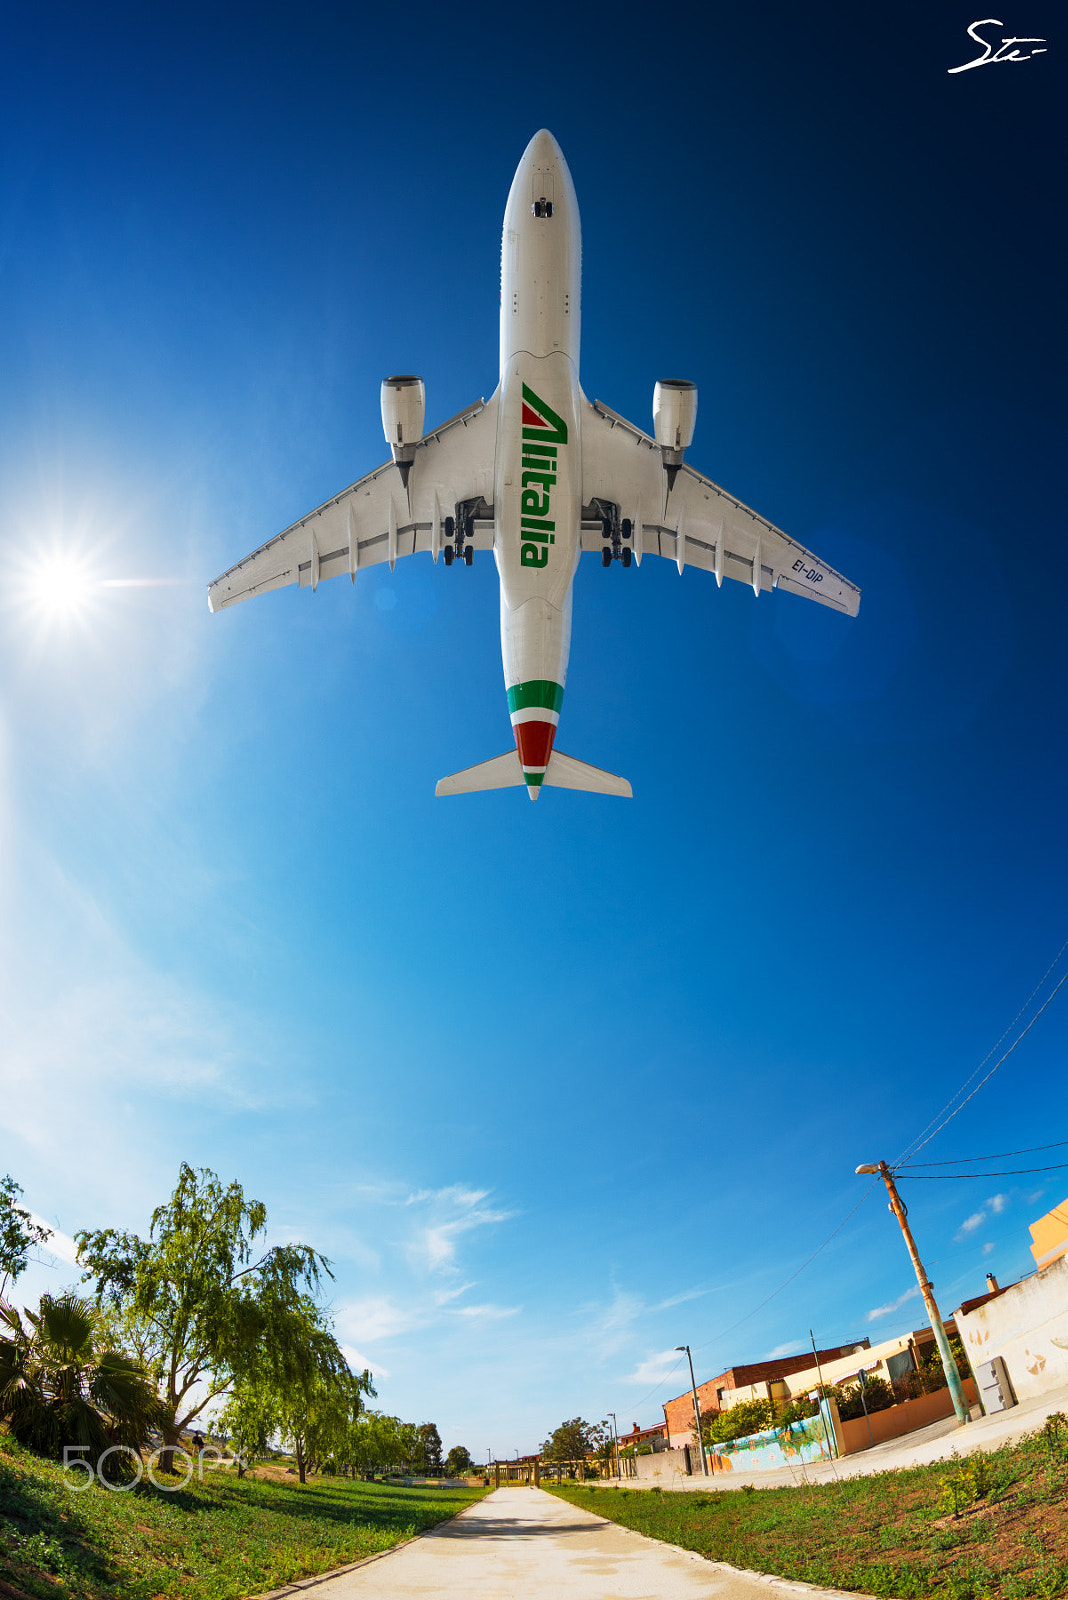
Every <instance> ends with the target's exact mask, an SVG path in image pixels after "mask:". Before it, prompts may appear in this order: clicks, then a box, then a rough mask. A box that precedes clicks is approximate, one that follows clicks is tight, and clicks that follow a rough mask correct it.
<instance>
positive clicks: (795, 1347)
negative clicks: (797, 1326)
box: [766, 1339, 805, 1361]
mask: <svg viewBox="0 0 1068 1600" xmlns="http://www.w3.org/2000/svg"><path fill="white" fill-rule="evenodd" d="M804 1348H805V1341H804V1339H791V1340H790V1341H789V1342H788V1343H787V1344H777V1345H776V1346H775V1348H774V1350H769V1351H768V1353H767V1357H766V1359H767V1360H768V1361H774V1360H775V1358H776V1356H796V1355H800V1353H801V1351H802V1350H804Z"/></svg>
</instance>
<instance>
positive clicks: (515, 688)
mask: <svg viewBox="0 0 1068 1600" xmlns="http://www.w3.org/2000/svg"><path fill="white" fill-rule="evenodd" d="M563 703H564V687H563V684H560V683H551V682H550V681H549V679H548V678H531V679H530V680H529V681H528V682H527V683H514V684H513V685H512V687H511V688H510V689H509V691H508V710H509V711H527V710H528V709H529V708H530V707H531V706H542V707H544V708H545V710H547V711H559V710H560V707H561V706H562V705H563Z"/></svg>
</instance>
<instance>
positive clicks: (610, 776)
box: [542, 750, 634, 800]
mask: <svg viewBox="0 0 1068 1600" xmlns="http://www.w3.org/2000/svg"><path fill="white" fill-rule="evenodd" d="M542 783H543V784H544V785H545V787H546V788H553V789H585V790H587V791H588V792H589V793H590V794H616V795H619V796H620V797H621V798H622V799H624V800H632V799H633V798H634V791H633V789H632V788H631V786H630V784H629V783H628V782H627V780H626V778H617V777H616V774H615V773H614V772H605V770H604V768H603V767H591V766H589V765H588V764H587V763H586V762H585V761H576V760H575V758H574V756H565V755H564V752H563V751H562V750H554V751H553V753H552V755H551V756H550V757H549V765H548V767H547V768H546V771H545V777H544V778H543V779H542Z"/></svg>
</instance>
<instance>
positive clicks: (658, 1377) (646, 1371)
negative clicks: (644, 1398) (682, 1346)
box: [623, 1350, 686, 1386]
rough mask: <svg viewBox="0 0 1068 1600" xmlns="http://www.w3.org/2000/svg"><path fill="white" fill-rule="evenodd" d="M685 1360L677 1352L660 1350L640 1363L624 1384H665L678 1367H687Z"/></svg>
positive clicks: (624, 1380) (625, 1379) (628, 1375)
mask: <svg viewBox="0 0 1068 1600" xmlns="http://www.w3.org/2000/svg"><path fill="white" fill-rule="evenodd" d="M685 1360H686V1358H685V1356H684V1355H679V1354H678V1352H677V1351H676V1350H658V1351H657V1352H656V1353H655V1354H654V1355H651V1356H646V1358H645V1360H644V1361H639V1362H638V1365H637V1366H636V1367H635V1369H634V1371H633V1372H629V1373H628V1374H627V1376H626V1377H625V1378H624V1379H623V1382H624V1383H642V1384H646V1385H647V1386H652V1385H653V1384H660V1383H663V1382H664V1380H665V1378H668V1377H670V1376H671V1374H672V1372H673V1371H674V1370H675V1369H676V1368H677V1367H681V1366H684V1365H685Z"/></svg>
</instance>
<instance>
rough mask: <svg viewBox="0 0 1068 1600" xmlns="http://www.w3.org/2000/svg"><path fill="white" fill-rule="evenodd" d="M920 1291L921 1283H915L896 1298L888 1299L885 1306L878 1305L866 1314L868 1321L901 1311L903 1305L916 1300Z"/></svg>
mask: <svg viewBox="0 0 1068 1600" xmlns="http://www.w3.org/2000/svg"><path fill="white" fill-rule="evenodd" d="M919 1292H920V1286H919V1284H913V1286H912V1288H911V1289H906V1290H905V1293H904V1294H899V1295H898V1297H897V1299H896V1300H888V1301H887V1303H886V1305H885V1306H876V1307H875V1308H874V1310H872V1311H869V1312H867V1313H866V1315H865V1319H864V1320H865V1321H866V1322H875V1321H876V1320H877V1318H879V1317H889V1316H890V1315H891V1314H892V1313H893V1312H895V1311H900V1310H901V1307H902V1306H903V1305H905V1304H907V1302H908V1301H909V1300H915V1299H916V1297H917V1295H918V1294H919Z"/></svg>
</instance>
